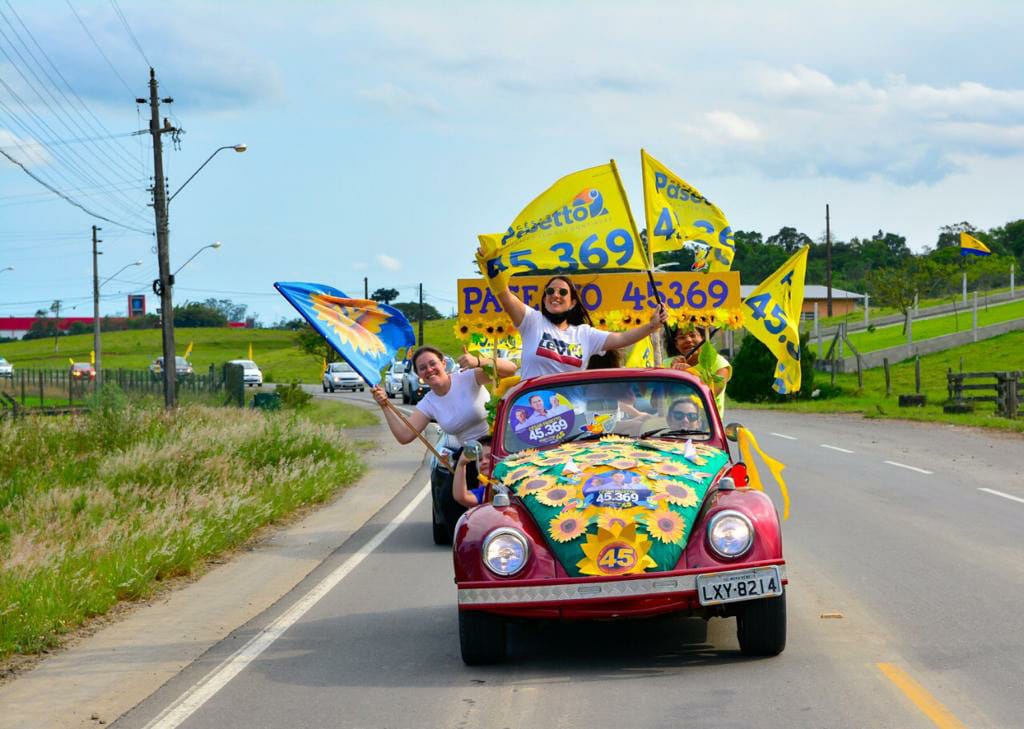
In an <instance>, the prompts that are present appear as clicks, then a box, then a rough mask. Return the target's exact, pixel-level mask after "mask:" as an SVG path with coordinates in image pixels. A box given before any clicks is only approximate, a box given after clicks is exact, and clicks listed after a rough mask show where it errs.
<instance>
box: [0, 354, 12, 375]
mask: <svg viewBox="0 0 1024 729" xmlns="http://www.w3.org/2000/svg"><path fill="white" fill-rule="evenodd" d="M0 377H14V365H12V364H11V363H10V362H8V361H7V360H6V359H4V358H3V357H0Z"/></svg>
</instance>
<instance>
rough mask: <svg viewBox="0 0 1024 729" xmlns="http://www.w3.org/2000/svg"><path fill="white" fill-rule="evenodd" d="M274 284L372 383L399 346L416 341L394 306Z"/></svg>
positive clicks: (307, 286)
mask: <svg viewBox="0 0 1024 729" xmlns="http://www.w3.org/2000/svg"><path fill="white" fill-rule="evenodd" d="M274 288H275V289H277V290H278V291H279V292H280V294H281V295H282V296H283V297H285V298H286V299H288V303H289V304H291V305H292V306H294V307H295V308H296V310H297V311H298V312H299V313H300V314H302V316H303V318H304V319H305V320H306V321H308V322H309V325H310V326H311V327H313V328H314V329H315V330H316V331H317V332H319V333H320V335H321V336H322V337H323V338H324V339H326V340H327V343H328V344H330V345H331V347H333V348H334V350H335V351H336V352H337V353H338V354H339V355H341V357H342V359H344V360H345V361H346V362H348V363H349V364H350V365H352V369H354V370H355V371H356V372H358V373H359V375H360V376H361V377H362V378H363V379H364V380H366V383H367V384H368V385H370V386H371V387H372V386H373V385H379V384H380V382H381V374H380V371H381V369H383V368H384V367H386V366H387V365H388V364H389V363H390V362H391V360H392V359H393V358H394V356H395V353H396V352H397V351H398V350H399V349H401V348H402V347H411V346H412V345H413V344H415V343H416V336H415V335H414V334H413V331H412V326H411V325H410V324H409V322H408V321H407V320H406V318H405V317H404V316H403V315H402V312H400V311H399V310H398V309H395V308H392V307H390V306H386V305H385V304H379V303H377V302H376V301H371V300H369V299H352V298H349V297H348V296H346V295H345V293H344V292H342V291H339V290H338V289H336V288H334V287H332V286H327V285H325V284H317V283H302V282H298V281H291V282H282V281H278V282H277V283H275V284H274Z"/></svg>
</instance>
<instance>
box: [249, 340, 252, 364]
mask: <svg viewBox="0 0 1024 729" xmlns="http://www.w3.org/2000/svg"><path fill="white" fill-rule="evenodd" d="M249 359H250V360H251V359H252V342H249Z"/></svg>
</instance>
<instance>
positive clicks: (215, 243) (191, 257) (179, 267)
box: [171, 240, 220, 286]
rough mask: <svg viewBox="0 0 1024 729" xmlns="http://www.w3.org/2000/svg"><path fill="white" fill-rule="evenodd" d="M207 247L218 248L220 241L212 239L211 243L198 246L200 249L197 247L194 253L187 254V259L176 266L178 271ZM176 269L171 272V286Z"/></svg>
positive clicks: (176, 272) (176, 273)
mask: <svg viewBox="0 0 1024 729" xmlns="http://www.w3.org/2000/svg"><path fill="white" fill-rule="evenodd" d="M207 248H213V249H217V248H220V241H219V240H215V241H214V242H213V243H211V244H210V245H207V246H203V247H202V248H200V249H199V250H198V251H196V252H195V253H193V254H192V255H191V256H189V259H188V260H187V261H185V262H184V263H183V264H181V265H180V266H178V271H180V270H181V269H183V268H185V266H187V265H188V264H189V263H191V262H192V259H193V258H195V257H196V256H198V255H199V254H200V253H202V252H203V251H205V250H206V249H207ZM178 271H175V272H174V273H172V274H171V286H173V285H174V277H175V276H177V275H178Z"/></svg>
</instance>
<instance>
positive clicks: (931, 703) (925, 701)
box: [877, 663, 964, 729]
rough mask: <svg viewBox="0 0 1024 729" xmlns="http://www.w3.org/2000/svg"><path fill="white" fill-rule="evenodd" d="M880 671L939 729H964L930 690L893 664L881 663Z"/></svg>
mask: <svg viewBox="0 0 1024 729" xmlns="http://www.w3.org/2000/svg"><path fill="white" fill-rule="evenodd" d="M877 665H878V670H879V671H881V672H882V673H883V674H885V677H886V678H887V679H889V680H890V681H892V682H893V683H894V684H896V687H897V688H898V689H899V690H900V691H902V692H903V694H904V695H905V696H906V697H907V698H908V699H910V700H911V701H912V702H913V703H914V706H916V707H917V708H918V709H920V710H921V713H923V714H924V715H925V716H927V717H928V718H929V719H931V720H932V723H933V724H935V726H937V727H939V729H964V725H963V724H961V723H960V721H959V719H957V718H956V717H955V716H953V713H952V712H951V711H950V710H949V709H947V708H946V707H945V706H943V705H942V704H941V703H939V701H938V700H937V699H936V698H935V697H934V696H932V695H931V694H930V693H928V690H927V689H926V688H925V687H924V686H922V685H921V684H919V683H918V682H917V681H915V680H914V679H912V678H911V677H910V676H908V675H907V674H906V673H904V672H903V670H902V669H901V668H899V667H898V666H896V665H894V664H892V663H879V664H877Z"/></svg>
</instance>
